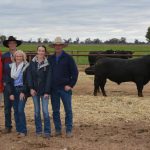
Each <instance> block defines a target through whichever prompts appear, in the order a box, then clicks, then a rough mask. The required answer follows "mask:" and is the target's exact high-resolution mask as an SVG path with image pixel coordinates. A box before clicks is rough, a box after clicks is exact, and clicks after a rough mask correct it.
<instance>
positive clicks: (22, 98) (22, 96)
mask: <svg viewBox="0 0 150 150" xmlns="http://www.w3.org/2000/svg"><path fill="white" fill-rule="evenodd" d="M24 99H25V95H24V93H20V100H22V101H23V100H24Z"/></svg>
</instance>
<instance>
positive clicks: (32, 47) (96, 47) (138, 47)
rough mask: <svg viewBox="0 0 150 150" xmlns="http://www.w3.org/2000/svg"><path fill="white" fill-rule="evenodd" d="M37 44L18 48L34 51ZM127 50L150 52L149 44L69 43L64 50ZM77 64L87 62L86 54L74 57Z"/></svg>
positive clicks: (80, 52)
mask: <svg viewBox="0 0 150 150" xmlns="http://www.w3.org/2000/svg"><path fill="white" fill-rule="evenodd" d="M37 45H38V44H22V45H21V46H20V47H19V48H18V49H21V50H23V51H26V52H27V51H36V47H37ZM46 46H47V49H48V51H49V52H50V53H53V49H52V48H50V47H49V46H48V45H46ZM0 49H1V50H2V52H5V51H6V50H7V48H5V47H3V46H2V45H0ZM110 49H112V50H129V51H133V52H135V53H134V54H141V55H145V54H150V45H135V44H126V45H125V44H120V45H118V44H97V45H74V44H71V45H69V46H68V47H67V48H65V50H66V51H67V52H69V53H71V54H88V52H87V51H98V50H101V51H104V50H110ZM74 58H75V60H76V62H77V63H78V64H88V58H87V56H80V57H74Z"/></svg>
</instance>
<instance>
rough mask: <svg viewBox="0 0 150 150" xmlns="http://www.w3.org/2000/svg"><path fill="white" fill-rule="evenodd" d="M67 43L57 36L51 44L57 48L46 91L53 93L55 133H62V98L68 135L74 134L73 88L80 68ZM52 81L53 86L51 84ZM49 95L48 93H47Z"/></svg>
mask: <svg viewBox="0 0 150 150" xmlns="http://www.w3.org/2000/svg"><path fill="white" fill-rule="evenodd" d="M66 46H67V44H65V43H64V42H63V40H62V39H61V37H56V39H55V41H54V42H53V44H52V45H51V47H53V48H54V49H55V54H54V55H52V56H51V57H50V58H49V62H50V64H51V65H50V67H51V69H52V71H50V73H51V72H52V73H51V74H49V75H48V77H47V85H46V88H45V89H46V92H45V93H48V90H49V93H50V94H51V103H52V109H53V120H54V125H55V131H56V132H55V135H56V136H59V135H61V134H62V131H61V129H62V127H61V119H60V99H61V100H62V102H63V105H64V110H65V115H66V117H65V125H66V136H67V137H71V136H72V126H73V114H72V88H73V87H74V86H75V84H76V82H77V78H78V69H77V66H76V64H75V61H74V59H73V58H72V56H70V55H69V54H67V53H66V52H65V51H64V50H63V48H64V47H66ZM50 82H52V83H51V85H52V86H51V87H49V86H50ZM45 96H48V95H45Z"/></svg>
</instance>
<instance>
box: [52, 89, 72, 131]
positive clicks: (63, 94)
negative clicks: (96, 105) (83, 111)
mask: <svg viewBox="0 0 150 150" xmlns="http://www.w3.org/2000/svg"><path fill="white" fill-rule="evenodd" d="M60 99H61V100H62V102H63V105H64V110H65V126H66V132H72V126H73V121H72V120H73V114H72V91H71V90H70V91H65V90H52V93H51V103H52V109H53V120H54V125H55V130H56V132H61V128H62V127H61V119H60Z"/></svg>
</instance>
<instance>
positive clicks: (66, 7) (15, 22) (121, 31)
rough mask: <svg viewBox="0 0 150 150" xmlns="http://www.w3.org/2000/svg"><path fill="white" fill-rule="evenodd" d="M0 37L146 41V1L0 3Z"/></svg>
mask: <svg viewBox="0 0 150 150" xmlns="http://www.w3.org/2000/svg"><path fill="white" fill-rule="evenodd" d="M0 20H1V22H0V35H3V34H4V35H6V36H10V35H13V36H15V37H17V38H18V39H22V40H29V39H32V40H37V38H39V37H41V38H43V39H44V38H48V39H49V40H53V39H54V38H55V37H56V36H61V37H62V38H65V39H68V38H70V37H71V38H72V39H73V40H75V39H76V38H77V37H79V39H80V40H84V39H86V38H91V39H94V38H99V39H100V40H102V41H105V40H108V39H111V38H121V37H126V38H127V41H128V42H133V41H134V40H135V39H138V40H140V41H146V39H145V34H146V32H147V28H148V27H149V26H150V1H149V0H125V1H122V0H82V1H81V0H80V1H79V0H0Z"/></svg>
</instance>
